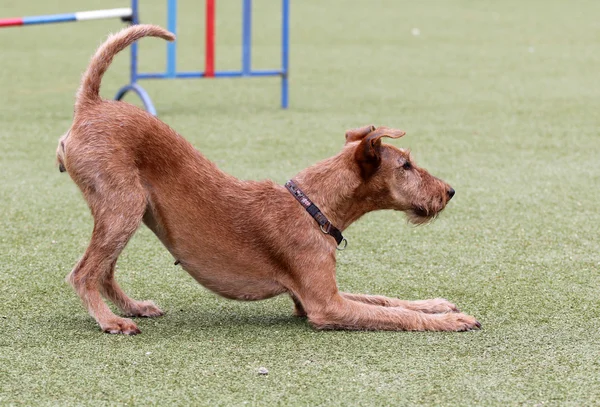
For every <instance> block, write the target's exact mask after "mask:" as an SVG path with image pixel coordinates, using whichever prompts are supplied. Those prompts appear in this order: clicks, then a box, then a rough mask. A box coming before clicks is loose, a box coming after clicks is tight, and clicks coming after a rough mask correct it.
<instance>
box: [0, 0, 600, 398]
mask: <svg viewBox="0 0 600 407" xmlns="http://www.w3.org/2000/svg"><path fill="white" fill-rule="evenodd" d="M57 3H60V4H54V2H43V1H41V0H37V1H30V2H22V1H16V0H8V1H6V0H4V1H3V2H2V5H1V6H0V17H12V16H22V15H36V14H47V13H59V12H72V11H79V10H87V9H90V10H91V9H101V8H111V7H123V6H126V4H124V2H123V1H116V0H110V1H100V0H94V1H92V0H86V1H75V0H64V1H61V2H57ZM125 3H126V2H125ZM142 3H143V4H142V21H144V22H152V23H158V24H163V25H164V23H165V17H164V10H165V9H166V6H165V5H164V4H163V2H162V1H155V2H142ZM197 3H198V2H193V1H191V0H188V1H181V2H180V12H181V13H180V30H179V33H178V34H179V38H180V47H179V63H180V65H181V69H184V70H190V69H202V64H203V58H202V54H203V38H202V32H203V24H202V19H203V16H202V5H201V4H197ZM255 3H256V5H255V12H254V17H255V19H256V20H255V26H254V33H253V34H254V49H253V53H254V58H255V66H256V67H258V68H276V67H277V66H279V40H278V38H279V37H278V36H279V3H278V2H275V3H273V2H271V1H267V0H256V1H255ZM599 13H600V3H598V2H597V1H583V0H575V1H570V2H563V1H558V0H556V1H544V0H531V1H516V0H510V1H503V2H496V1H491V0H487V1H467V0H456V1H441V0H440V1H424V2H413V1H395V0H387V1H383V0H377V1H366V0H365V1H342V0H334V1H327V2H320V1H317V0H303V1H294V2H292V30H291V34H292V36H291V43H292V53H291V100H290V102H291V106H290V109H289V110H288V111H282V110H280V109H279V106H278V104H279V82H278V80H277V79H268V78H265V79H230V80H187V81H157V82H152V81H148V82H143V83H142V85H143V86H144V87H145V88H146V89H147V90H148V92H149V93H150V95H151V96H152V97H153V99H154V101H155V105H156V107H157V109H158V112H159V115H160V118H161V119H162V120H164V121H165V122H167V123H168V124H169V125H171V126H172V127H174V128H175V129H176V130H177V131H178V132H179V133H181V134H182V135H184V136H185V137H186V138H187V139H188V140H190V141H191V142H192V143H193V144H194V145H195V146H196V147H197V148H199V149H200V150H201V151H202V152H203V153H204V154H205V155H206V156H207V157H209V158H210V159H211V160H213V161H215V162H216V163H217V164H218V165H219V166H220V167H221V168H222V169H224V170H225V171H227V172H229V173H231V174H234V175H236V176H238V177H240V178H246V179H265V178H270V179H274V180H276V181H277V182H279V183H283V182H285V181H286V180H287V179H288V178H291V177H292V176H293V175H294V174H295V173H296V172H298V171H299V170H300V169H302V168H304V167H306V166H308V165H310V164H312V163H314V162H316V161H317V160H319V159H322V158H325V157H328V156H330V155H333V154H335V153H336V152H337V151H338V150H339V148H340V147H341V146H342V144H343V140H344V138H343V134H344V131H345V129H347V128H351V127H357V126H361V125H365V124H371V123H373V124H376V125H387V126H392V127H398V128H403V129H405V130H406V131H407V132H408V134H407V135H406V136H405V137H404V138H403V139H401V140H397V141H394V142H393V143H394V144H395V145H398V146H402V147H408V148H411V150H412V153H413V155H414V157H415V158H416V160H417V162H418V163H419V164H420V165H422V166H424V167H425V168H428V169H429V170H430V171H431V172H432V173H434V174H435V175H438V176H439V177H441V178H443V179H445V180H446V181H448V182H449V183H450V184H451V185H452V186H453V187H454V188H455V189H456V191H457V192H456V196H455V198H454V199H453V201H452V202H451V203H450V205H449V206H448V208H447V209H446V211H445V212H444V213H443V214H442V216H441V217H440V218H439V219H438V220H437V221H436V222H435V223H433V224H431V225H427V226H424V227H418V228H415V227H412V226H410V225H408V224H407V223H406V222H405V220H404V216H403V215H402V214H401V213H394V212H380V213H373V214H369V215H367V216H365V217H364V218H363V219H361V220H359V221H358V222H357V223H356V224H354V225H352V226H351V227H350V228H349V229H348V230H347V231H346V232H345V235H346V236H347V238H348V240H349V242H350V244H349V247H348V249H347V250H346V251H344V252H342V253H340V254H339V255H338V271H337V275H338V281H339V285H340V287H341V288H342V289H344V290H345V291H351V292H364V293H377V294H384V295H388V296H397V297H401V298H405V299H422V298H432V297H438V296H441V297H445V298H448V299H450V300H451V301H453V302H455V303H456V304H458V306H459V307H460V308H461V310H463V311H464V312H466V313H469V314H471V315H474V316H476V317H477V318H478V319H479V320H480V321H481V322H482V324H483V330H481V331H475V332H466V333H406V332H319V331H315V330H313V329H312V328H310V327H309V326H308V324H307V323H306V322H305V321H304V320H300V319H297V318H294V317H292V314H291V310H292V307H291V301H290V300H289V299H288V298H285V297H280V298H276V299H273V300H268V301H263V302H255V303H243V302H232V301H228V300H225V299H222V298H219V297H217V296H215V295H214V294H212V293H210V292H209V291H207V290H205V289H204V288H202V287H201V286H199V285H197V284H196V283H195V282H194V281H193V280H192V279H191V278H190V277H189V276H188V275H187V274H185V273H184V272H182V271H181V270H180V269H179V268H177V267H174V266H173V263H172V260H173V259H172V258H171V257H170V255H169V254H168V253H167V251H166V250H165V249H164V248H163V247H162V246H161V245H160V244H159V242H158V241H157V239H156V238H155V237H154V236H153V235H152V234H151V233H150V232H149V231H148V230H147V229H145V228H144V227H143V228H141V229H140V231H139V233H138V234H137V235H136V236H135V237H134V239H133V240H132V241H131V243H130V244H129V246H128V247H127V248H126V250H125V251H124V253H123V255H122V256H121V258H120V261H119V265H118V267H119V271H118V273H117V279H118V281H119V282H120V283H121V285H122V286H123V287H124V289H125V290H126V291H127V292H128V293H130V294H131V295H132V296H133V297H134V298H138V299H147V298H149V299H153V300H155V301H156V302H157V303H158V304H159V305H160V306H161V308H162V309H163V310H165V311H166V315H165V316H164V317H162V318H158V319H139V320H138V324H139V326H140V328H141V329H142V331H143V333H142V334H141V335H138V336H135V337H123V336H111V335H106V334H102V333H101V332H100V330H99V328H98V327H97V325H96V324H95V322H94V321H93V320H92V319H91V318H90V317H89V316H88V315H87V314H86V312H85V311H84V309H83V307H82V306H81V305H80V303H79V300H78V299H77V297H76V295H75V293H74V292H73V291H72V289H71V288H70V287H69V286H68V285H67V284H66V283H65V282H64V277H65V275H66V274H67V273H68V272H69V271H70V269H71V268H72V266H73V265H74V263H75V262H76V261H77V259H78V257H79V256H80V255H81V254H82V252H83V250H84V249H85V247H86V244H87V242H88V239H89V236H90V232H91V228H92V219H91V217H90V215H89V211H88V209H87V207H86V204H85V203H84V201H83V199H82V198H81V196H80V193H79V192H78V190H77V188H76V187H75V185H74V184H73V183H72V182H71V180H70V179H69V177H68V176H67V175H65V174H60V173H59V172H58V170H57V168H56V167H55V166H54V150H55V147H56V140H57V139H58V137H59V136H60V135H61V134H62V133H63V132H64V131H65V130H66V129H67V128H68V126H69V124H70V119H71V114H72V113H71V112H72V105H73V99H74V92H75V90H76V88H77V86H78V82H79V78H80V74H81V72H82V71H83V69H84V68H85V66H86V64H87V62H88V60H89V57H90V56H91V54H92V52H93V51H94V49H95V47H96V46H97V45H98V44H99V43H100V42H101V41H102V40H103V39H104V38H105V36H106V34H107V33H108V32H110V31H116V30H118V29H119V28H120V27H121V26H122V25H121V23H119V22H118V21H111V20H105V21H94V22H86V23H72V24H62V25H52V26H35V27H27V28H10V29H2V30H1V31H0V62H1V64H0V89H1V91H2V92H1V94H2V96H1V97H0V143H1V146H2V147H1V150H0V151H1V153H0V168H1V170H0V405H192V404H193V405H211V406H212V405H246V404H248V405H415V404H424V405H532V406H533V405H537V406H540V405H558V404H560V405H593V404H598V403H599V400H600V360H599V357H600V320H599V314H600V254H599V251H600V250H599V249H600V244H599V232H598V225H599V224H600V214H599V211H598V202H600V139H599V130H598V129H599V125H600V116H599V113H598V108H599V106H600V86H599V82H598V72H600V52H599V51H600V40H599V38H600V25H599V23H598V18H597V16H598V14H599ZM217 14H218V23H217V24H218V28H217V30H218V32H217V41H218V47H217V68H219V69H234V68H238V67H239V65H240V62H239V59H240V57H239V55H240V52H241V46H240V42H241V39H240V36H241V33H240V19H241V11H240V2H237V1H228V2H218V9H217ZM415 28H416V29H418V31H417V30H414V29H415ZM415 34H419V35H415ZM140 48H141V51H140V52H141V53H140V55H141V61H140V63H141V66H142V69H143V70H146V71H148V70H162V69H163V68H164V54H165V52H164V45H163V44H162V43H161V40H158V39H145V40H143V41H142V43H141V47H140ZM127 77H128V54H127V53H123V55H120V56H119V57H118V58H117V59H116V60H115V62H114V64H113V66H112V68H111V70H110V71H109V72H108V74H107V75H106V77H105V79H104V81H103V90H102V92H103V95H104V96H105V97H112V96H113V95H114V93H115V92H116V90H117V89H118V87H120V86H121V85H123V84H125V83H126V82H127ZM127 99H128V100H129V101H130V102H136V101H135V98H133V97H128V98H127ZM274 209H275V208H274ZM199 233H202V231H199ZM260 367H264V368H266V369H267V370H268V372H269V374H268V375H259V374H258V369H259V368H260Z"/></svg>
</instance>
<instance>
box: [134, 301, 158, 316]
mask: <svg viewBox="0 0 600 407" xmlns="http://www.w3.org/2000/svg"><path fill="white" fill-rule="evenodd" d="M126 314H127V316H128V317H148V318H150V317H160V316H162V315H164V312H162V310H161V309H160V308H158V307H157V306H156V304H155V303H154V302H152V301H150V300H148V301H137V302H136V303H135V304H134V305H133V306H132V307H130V308H129V309H128V310H127V311H126Z"/></svg>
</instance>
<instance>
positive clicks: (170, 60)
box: [115, 0, 290, 115]
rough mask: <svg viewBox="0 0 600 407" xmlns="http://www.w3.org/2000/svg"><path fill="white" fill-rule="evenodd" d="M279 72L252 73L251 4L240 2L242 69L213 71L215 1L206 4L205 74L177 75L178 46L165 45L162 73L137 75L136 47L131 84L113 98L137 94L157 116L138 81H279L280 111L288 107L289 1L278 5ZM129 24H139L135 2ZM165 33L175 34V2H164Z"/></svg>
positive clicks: (254, 71) (258, 71) (202, 72)
mask: <svg viewBox="0 0 600 407" xmlns="http://www.w3.org/2000/svg"><path fill="white" fill-rule="evenodd" d="M281 7H282V10H281V68H280V69H272V70H253V69H252V0H242V68H241V70H239V71H215V69H214V49H215V48H214V46H215V42H214V38H215V25H214V23H215V18H214V17H215V0H206V50H205V52H206V55H205V69H204V71H188V72H185V71H184V72H182V71H177V42H176V41H174V42H172V43H168V44H167V65H166V69H165V72H139V71H138V63H137V62H138V44H137V43H134V44H133V45H132V46H131V51H130V52H131V64H130V79H129V81H130V83H129V84H128V85H125V86H123V87H122V88H121V89H119V91H118V92H117V94H116V95H115V99H116V100H120V99H122V98H123V96H125V94H126V93H127V92H129V91H132V92H134V93H136V94H137V95H138V96H139V98H140V99H141V100H142V103H143V104H144V107H145V108H146V110H147V111H148V112H149V113H151V114H153V115H156V108H155V107H154V104H153V103H152V99H151V98H150V96H149V95H148V93H147V92H146V91H145V90H144V88H142V87H141V86H140V85H138V83H137V82H138V81H139V80H140V79H189V78H237V77H255V76H256V77H266V76H280V77H281V107H282V108H283V109H286V108H287V107H288V105H289V92H288V87H289V84H288V76H289V38H290V36H289V30H290V28H289V24H290V0H282V2H281ZM131 10H132V17H131V24H139V4H138V0H132V1H131ZM167 29H168V30H169V31H171V32H172V33H173V34H177V0H167Z"/></svg>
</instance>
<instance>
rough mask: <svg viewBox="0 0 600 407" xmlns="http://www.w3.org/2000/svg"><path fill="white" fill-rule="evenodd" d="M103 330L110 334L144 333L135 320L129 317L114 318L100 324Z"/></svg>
mask: <svg viewBox="0 0 600 407" xmlns="http://www.w3.org/2000/svg"><path fill="white" fill-rule="evenodd" d="M100 327H101V328H102V331H104V332H106V333H109V334H123V335H137V334H140V333H142V331H140V329H139V328H138V327H137V325H136V324H135V322H133V321H132V320H131V319H127V318H113V319H111V320H110V321H108V322H105V323H102V324H100Z"/></svg>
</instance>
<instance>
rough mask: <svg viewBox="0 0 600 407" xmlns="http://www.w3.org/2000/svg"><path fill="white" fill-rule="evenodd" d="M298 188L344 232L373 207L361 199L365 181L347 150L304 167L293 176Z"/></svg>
mask: <svg viewBox="0 0 600 407" xmlns="http://www.w3.org/2000/svg"><path fill="white" fill-rule="evenodd" d="M294 180H296V182H297V184H298V186H299V188H300V189H301V190H302V191H303V192H304V193H305V194H306V195H307V196H308V198H309V199H310V200H311V201H312V202H314V203H315V205H317V206H318V207H319V209H320V210H321V212H323V214H324V215H325V216H326V217H327V219H329V221H330V222H331V223H332V224H333V225H334V226H335V227H337V228H338V229H339V230H341V231H343V230H344V229H346V228H347V227H348V226H350V224H351V223H352V222H354V221H356V220H357V219H358V218H360V217H361V216H362V215H364V214H365V213H367V212H369V211H371V210H373V209H375V208H371V205H369V203H368V202H369V201H368V200H367V201H365V200H362V199H360V198H359V196H357V195H359V191H360V190H361V189H362V188H361V186H362V184H363V182H362V179H361V176H360V171H359V169H358V167H357V166H356V165H355V162H354V160H353V157H349V156H348V155H347V154H344V152H342V153H340V154H338V155H336V156H334V157H331V158H328V159H326V160H323V161H321V162H319V163H317V164H315V165H313V166H311V167H308V168H306V169H304V170H302V171H301V172H300V173H298V175H296V176H295V177H294Z"/></svg>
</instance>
